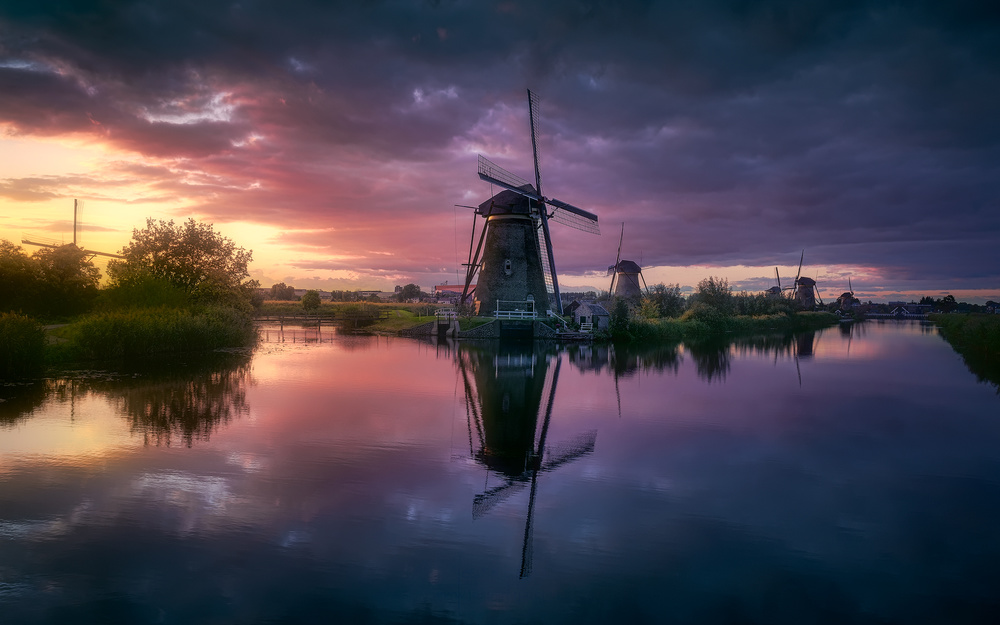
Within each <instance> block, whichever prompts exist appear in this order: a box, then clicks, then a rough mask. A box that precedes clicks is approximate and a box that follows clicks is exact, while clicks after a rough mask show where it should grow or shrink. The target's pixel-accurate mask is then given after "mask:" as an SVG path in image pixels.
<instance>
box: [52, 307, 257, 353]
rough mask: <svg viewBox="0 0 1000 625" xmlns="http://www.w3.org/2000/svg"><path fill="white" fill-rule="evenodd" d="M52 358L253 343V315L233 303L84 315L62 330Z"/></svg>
mask: <svg viewBox="0 0 1000 625" xmlns="http://www.w3.org/2000/svg"><path fill="white" fill-rule="evenodd" d="M62 336H63V337H64V338H65V339H66V343H64V344H62V345H60V346H58V348H59V349H58V356H57V358H56V360H91V359H96V360H138V359H143V358H148V357H151V356H157V355H161V354H176V353H186V352H203V351H211V350H215V349H222V348H236V347H248V346H251V345H253V344H254V342H255V341H256V337H257V330H256V328H255V326H254V324H253V319H252V318H251V317H250V316H249V315H247V314H245V313H244V312H241V311H239V310H236V309H234V308H228V307H214V306H210V307H205V308H199V309H186V308H169V307H157V308H137V309H119V310H108V311H103V312H99V313H95V314H92V315H88V316H86V317H84V318H82V319H80V320H79V321H77V322H76V323H73V324H71V325H70V326H68V327H67V328H65V329H64V331H63V332H62Z"/></svg>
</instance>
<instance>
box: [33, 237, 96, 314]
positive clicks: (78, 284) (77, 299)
mask: <svg viewBox="0 0 1000 625" xmlns="http://www.w3.org/2000/svg"><path fill="white" fill-rule="evenodd" d="M31 258H32V259H33V260H34V261H35V262H36V263H37V266H38V276H39V278H40V286H41V289H40V291H41V292H40V294H39V295H40V300H41V301H42V302H43V303H44V307H45V310H46V312H51V313H56V314H71V313H77V312H80V311H83V310H86V309H87V308H89V307H90V305H91V304H92V303H93V301H94V298H95V297H97V285H98V283H99V282H100V281H101V271H100V270H99V269H98V268H97V267H95V266H94V263H93V262H92V261H91V260H90V258H88V255H87V253H86V252H84V251H83V250H81V249H80V248H78V247H77V246H76V245H74V244H73V243H67V244H66V245H61V246H59V247H56V248H44V249H41V250H38V251H37V252H35V253H34V254H32V255H31Z"/></svg>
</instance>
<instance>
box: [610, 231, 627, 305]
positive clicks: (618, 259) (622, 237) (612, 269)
mask: <svg viewBox="0 0 1000 625" xmlns="http://www.w3.org/2000/svg"><path fill="white" fill-rule="evenodd" d="M624 240H625V222H624V221H623V222H622V233H621V235H620V236H619V237H618V255H617V256H615V265H614V267H608V273H610V274H611V287H610V288H609V289H608V293H611V294H612V295H614V293H615V278H616V277H617V276H618V263H620V262H621V260H622V241H624Z"/></svg>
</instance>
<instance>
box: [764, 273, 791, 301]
mask: <svg viewBox="0 0 1000 625" xmlns="http://www.w3.org/2000/svg"><path fill="white" fill-rule="evenodd" d="M774 279H775V281H777V283H778V284H777V286H772V287H771V288H769V289H767V290H766V291H764V294H765V295H767V296H768V297H784V295H785V291H790V290H792V289H793V288H794V287H790V286H786V287H784V288H782V286H781V276H780V275H779V274H778V268H777V267H775V268H774Z"/></svg>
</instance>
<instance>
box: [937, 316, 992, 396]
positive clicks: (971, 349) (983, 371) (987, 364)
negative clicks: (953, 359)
mask: <svg viewBox="0 0 1000 625" xmlns="http://www.w3.org/2000/svg"><path fill="white" fill-rule="evenodd" d="M928 319H929V320H930V321H933V322H934V323H935V324H936V325H937V327H938V330H939V331H940V333H941V336H942V337H943V338H944V340H946V341H948V344H950V345H951V346H952V348H953V349H954V350H955V351H956V352H958V354H960V355H961V356H962V359H963V360H964V361H965V365H966V366H967V367H968V368H969V370H970V371H971V372H972V373H974V374H975V375H976V377H977V378H979V380H980V381H981V382H989V383H991V384H993V385H994V386H996V387H997V389H998V392H1000V315H978V314H965V315H962V314H953V313H952V314H933V315H930V316H929V317H928Z"/></svg>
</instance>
